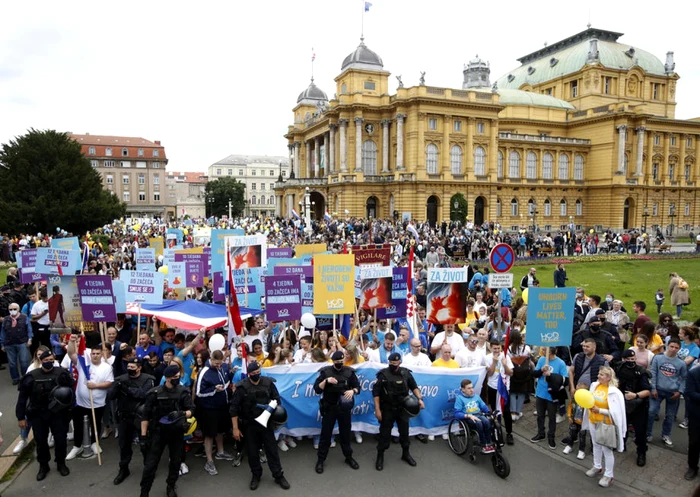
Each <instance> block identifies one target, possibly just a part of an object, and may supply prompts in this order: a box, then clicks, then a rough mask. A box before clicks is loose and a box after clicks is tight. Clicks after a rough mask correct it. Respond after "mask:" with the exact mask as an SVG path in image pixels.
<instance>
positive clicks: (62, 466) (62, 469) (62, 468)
mask: <svg viewBox="0 0 700 497" xmlns="http://www.w3.org/2000/svg"><path fill="white" fill-rule="evenodd" d="M56 467H57V468H58V473H59V474H60V475H61V476H68V475H69V474H70V469H68V466H66V463H65V462H60V463H58V464H57V465H56Z"/></svg>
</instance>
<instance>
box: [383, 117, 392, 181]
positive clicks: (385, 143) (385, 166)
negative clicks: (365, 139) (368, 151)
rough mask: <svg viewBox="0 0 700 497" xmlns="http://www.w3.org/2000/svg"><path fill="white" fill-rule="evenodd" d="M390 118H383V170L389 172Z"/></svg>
mask: <svg viewBox="0 0 700 497" xmlns="http://www.w3.org/2000/svg"><path fill="white" fill-rule="evenodd" d="M389 122H390V121H389V119H382V172H383V173H388V172H389Z"/></svg>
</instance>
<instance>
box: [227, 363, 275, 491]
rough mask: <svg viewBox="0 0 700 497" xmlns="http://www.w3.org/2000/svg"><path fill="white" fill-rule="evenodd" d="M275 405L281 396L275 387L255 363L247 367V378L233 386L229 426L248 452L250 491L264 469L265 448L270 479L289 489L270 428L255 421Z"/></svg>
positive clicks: (271, 380) (257, 483)
mask: <svg viewBox="0 0 700 497" xmlns="http://www.w3.org/2000/svg"><path fill="white" fill-rule="evenodd" d="M273 400H274V401H276V402H277V404H278V405H279V403H280V394H279V392H278V391H277V387H275V383H274V380H273V379H272V378H268V377H264V376H261V375H260V364H258V363H257V362H256V361H253V362H251V363H250V364H248V377H247V378H245V379H243V380H241V381H239V382H238V383H237V384H236V390H235V392H234V393H233V399H232V400H231V410H230V413H231V423H232V424H233V438H235V439H236V440H237V441H240V440H241V437H243V441H244V442H245V444H246V447H247V449H248V464H249V465H250V471H251V472H252V473H253V477H252V479H251V480H250V489H251V490H256V489H257V488H258V486H259V485H260V478H261V477H262V472H263V468H262V465H261V464H260V448H261V447H264V448H265V454H266V455H267V464H268V466H269V467H270V471H272V476H273V478H274V479H275V483H277V484H278V485H279V486H280V487H282V488H283V489H284V490H288V489H289V482H288V481H287V479H286V478H285V477H284V472H283V471H282V464H281V463H280V455H279V452H278V451H277V441H276V440H275V433H274V431H273V430H272V428H270V427H268V426H262V425H261V424H260V423H258V422H257V421H256V420H255V419H256V418H257V417H258V416H260V414H262V413H263V412H264V411H265V407H266V406H268V404H270V401H273Z"/></svg>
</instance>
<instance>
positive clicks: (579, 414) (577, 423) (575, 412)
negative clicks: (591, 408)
mask: <svg viewBox="0 0 700 497" xmlns="http://www.w3.org/2000/svg"><path fill="white" fill-rule="evenodd" d="M588 387H589V386H588V385H586V384H585V383H582V382H580V381H579V382H578V384H577V385H576V390H580V389H582V388H583V389H586V390H588ZM583 411H584V409H583V407H581V406H580V405H578V404H577V403H576V399H574V398H572V399H571V402H569V408H568V409H567V412H566V415H567V417H568V419H569V435H568V436H567V437H565V438H564V439H563V440H562V443H563V444H565V445H566V447H564V454H570V453H571V451H572V450H574V444H575V443H576V440H578V454H577V455H576V458H577V459H583V458H584V457H586V438H587V437H588V430H582V429H581V423H582V422H583Z"/></svg>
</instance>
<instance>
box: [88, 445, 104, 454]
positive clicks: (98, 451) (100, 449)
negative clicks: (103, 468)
mask: <svg viewBox="0 0 700 497" xmlns="http://www.w3.org/2000/svg"><path fill="white" fill-rule="evenodd" d="M90 448H91V449H92V452H93V453H95V454H97V453H100V454H102V447H100V448H99V449H98V448H97V443H94V444H92V445H91V446H90Z"/></svg>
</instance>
